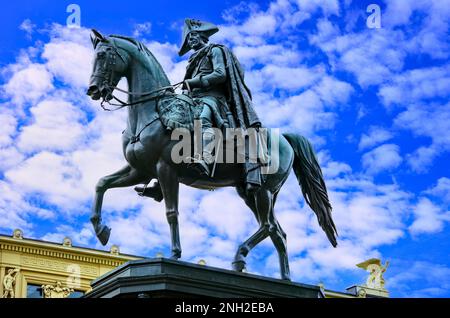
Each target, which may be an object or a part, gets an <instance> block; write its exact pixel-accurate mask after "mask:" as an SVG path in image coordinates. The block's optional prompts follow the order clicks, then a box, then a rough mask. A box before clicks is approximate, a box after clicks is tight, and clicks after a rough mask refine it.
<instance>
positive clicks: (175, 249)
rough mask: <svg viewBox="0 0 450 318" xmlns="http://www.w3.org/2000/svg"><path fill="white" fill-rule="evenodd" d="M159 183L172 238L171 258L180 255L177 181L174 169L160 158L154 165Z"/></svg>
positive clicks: (176, 257) (177, 257)
mask: <svg viewBox="0 0 450 318" xmlns="http://www.w3.org/2000/svg"><path fill="white" fill-rule="evenodd" d="M156 171H157V175H158V180H159V183H160V184H161V190H162V193H163V197H164V203H165V204H166V217H167V221H168V222H169V226H170V235H171V239H172V256H171V258H172V259H179V258H180V257H181V243H180V231H179V228H178V191H179V183H178V177H177V174H176V171H175V170H173V169H172V168H171V167H170V166H169V165H168V164H167V163H166V162H164V161H162V160H160V161H159V162H158V164H157V166H156Z"/></svg>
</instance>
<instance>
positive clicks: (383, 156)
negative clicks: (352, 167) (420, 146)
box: [362, 144, 403, 174]
mask: <svg viewBox="0 0 450 318" xmlns="http://www.w3.org/2000/svg"><path fill="white" fill-rule="evenodd" d="M399 152H400V148H399V147H398V146H397V145H394V144H384V145H381V146H379V147H377V148H375V149H373V150H371V151H369V152H367V153H365V154H364V155H363V156H362V165H363V167H364V169H366V171H367V172H368V173H370V174H375V173H379V172H382V171H386V170H391V169H394V168H397V167H398V166H399V165H400V164H401V162H402V161H403V159H402V157H401V156H400V154H399Z"/></svg>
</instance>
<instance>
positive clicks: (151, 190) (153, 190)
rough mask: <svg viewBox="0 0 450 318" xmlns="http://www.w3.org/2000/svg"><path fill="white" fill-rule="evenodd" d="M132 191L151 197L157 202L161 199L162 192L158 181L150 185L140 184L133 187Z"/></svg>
mask: <svg viewBox="0 0 450 318" xmlns="http://www.w3.org/2000/svg"><path fill="white" fill-rule="evenodd" d="M134 191H136V192H137V193H138V194H139V195H140V196H144V197H149V198H153V199H154V200H155V201H158V202H161V201H162V199H163V194H162V191H161V186H160V185H159V182H155V184H154V185H152V186H151V187H142V186H137V187H134Z"/></svg>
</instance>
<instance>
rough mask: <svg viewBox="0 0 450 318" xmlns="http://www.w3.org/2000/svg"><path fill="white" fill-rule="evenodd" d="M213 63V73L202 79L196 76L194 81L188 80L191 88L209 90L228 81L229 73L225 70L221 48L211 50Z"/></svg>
mask: <svg viewBox="0 0 450 318" xmlns="http://www.w3.org/2000/svg"><path fill="white" fill-rule="evenodd" d="M211 62H212V66H213V71H212V72H211V73H209V74H207V75H203V76H201V77H197V76H196V77H194V78H193V79H190V80H187V82H188V84H189V87H190V88H197V87H204V88H208V87H210V86H213V85H217V84H221V83H224V82H225V81H226V79H227V73H226V69H225V60H224V58H223V53H222V50H221V49H220V48H218V47H213V48H212V49H211Z"/></svg>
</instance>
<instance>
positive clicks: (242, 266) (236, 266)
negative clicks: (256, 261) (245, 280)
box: [233, 261, 245, 272]
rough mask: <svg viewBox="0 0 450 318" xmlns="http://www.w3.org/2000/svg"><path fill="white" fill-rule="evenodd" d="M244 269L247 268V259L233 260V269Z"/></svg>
mask: <svg viewBox="0 0 450 318" xmlns="http://www.w3.org/2000/svg"><path fill="white" fill-rule="evenodd" d="M244 269H245V261H235V262H233V270H235V271H237V272H242V271H243V270H244Z"/></svg>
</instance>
